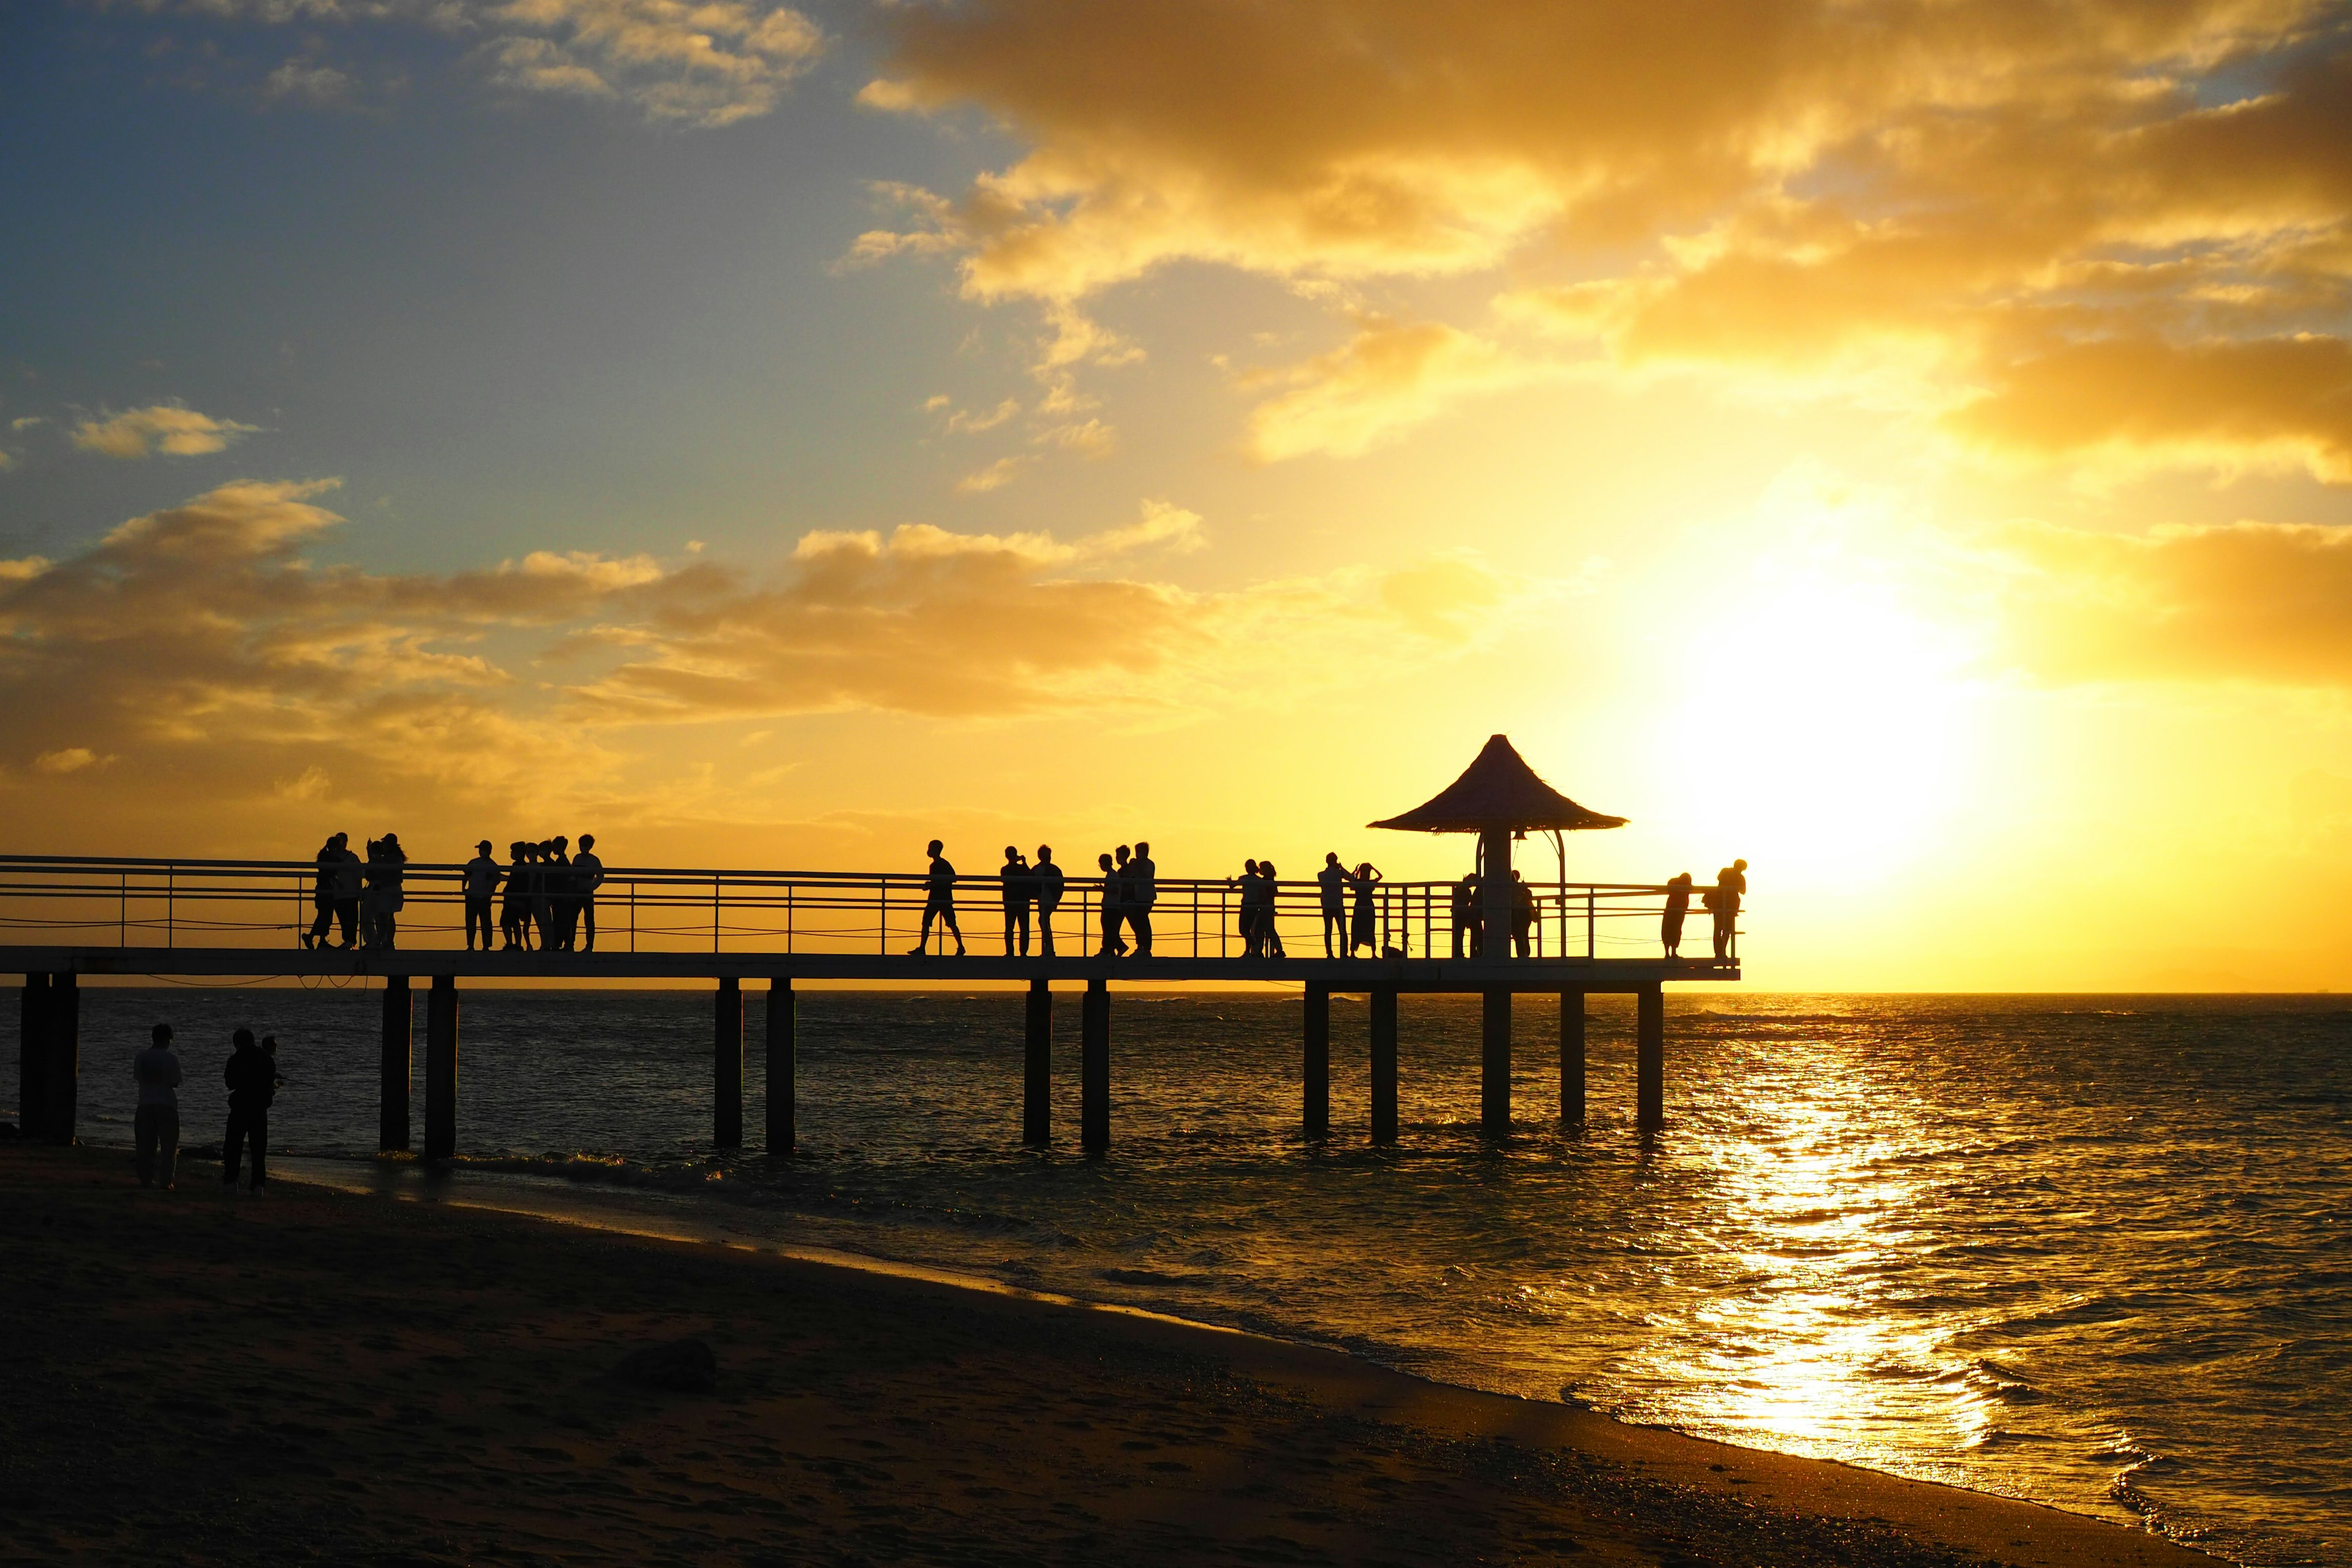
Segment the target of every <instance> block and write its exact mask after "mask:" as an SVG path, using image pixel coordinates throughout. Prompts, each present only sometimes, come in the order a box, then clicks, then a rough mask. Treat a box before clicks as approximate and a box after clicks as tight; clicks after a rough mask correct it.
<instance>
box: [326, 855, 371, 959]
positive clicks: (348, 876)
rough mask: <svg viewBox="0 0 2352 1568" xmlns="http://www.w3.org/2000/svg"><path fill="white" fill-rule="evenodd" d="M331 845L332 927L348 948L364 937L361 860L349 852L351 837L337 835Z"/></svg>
mask: <svg viewBox="0 0 2352 1568" xmlns="http://www.w3.org/2000/svg"><path fill="white" fill-rule="evenodd" d="M331 843H333V845H334V847H335V924H336V925H337V926H338V927H340V928H341V931H342V933H343V943H342V944H343V946H344V947H346V948H349V947H352V946H355V945H357V944H358V943H359V942H361V941H362V940H363V939H364V937H365V935H366V933H365V932H364V931H362V930H361V929H360V858H359V857H358V856H356V855H354V854H352V836H351V835H350V834H348V833H338V834H336V835H335V837H333V839H332V840H331Z"/></svg>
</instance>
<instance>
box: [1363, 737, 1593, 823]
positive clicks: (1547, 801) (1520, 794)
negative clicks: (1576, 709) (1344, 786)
mask: <svg viewBox="0 0 2352 1568" xmlns="http://www.w3.org/2000/svg"><path fill="white" fill-rule="evenodd" d="M1370 826H1374V827H1393V828H1396V829H1398V830H1399V831H1400V832H1404V833H1481V832H1484V831H1486V829H1488V828H1490V827H1513V828H1517V827H1556V828H1560V829H1563V830H1571V831H1572V830H1574V829H1577V828H1583V827H1622V826H1625V819H1624V818H1623V817H1622V816H1602V815H1601V813H1599V812H1597V811H1587V810H1585V809H1584V807H1582V806H1580V805H1577V804H1576V802H1574V801H1572V800H1570V799H1569V798H1568V796H1566V795H1562V794H1560V793H1559V791H1558V790H1556V789H1554V788H1552V787H1551V785H1549V784H1546V783H1544V782H1543V780H1541V779H1539V778H1538V777H1536V773H1535V770H1534V769H1533V768H1531V767H1529V766H1528V764H1527V760H1526V759H1525V758H1523V757H1521V756H1520V755H1519V753H1518V752H1517V750H1516V749H1514V748H1513V746H1512V745H1511V742H1510V740H1509V738H1508V737H1507V736H1503V735H1496V736H1495V737H1494V738H1493V739H1492V740H1489V741H1488V742H1486V750H1484V751H1482V752H1479V753H1478V758H1477V761H1475V762H1474V763H1471V764H1470V765H1469V766H1468V767H1467V768H1465V769H1464V770H1463V772H1462V776H1461V777H1460V778H1458V779H1455V780H1454V782H1453V783H1452V784H1448V785H1446V786H1445V788H1444V789H1443V790H1441V791H1439V792H1438V794H1437V796H1436V798H1434V799H1433V800H1431V801H1429V802H1428V803H1427V804H1425V805H1417V806H1415V807H1414V808H1413V809H1412V810H1411V811H1408V812H1406V813H1405V814H1404V815H1403V816H1391V817H1390V818H1389V819H1388V820H1387V821H1385V822H1375V823H1373V824H1371V825H1370Z"/></svg>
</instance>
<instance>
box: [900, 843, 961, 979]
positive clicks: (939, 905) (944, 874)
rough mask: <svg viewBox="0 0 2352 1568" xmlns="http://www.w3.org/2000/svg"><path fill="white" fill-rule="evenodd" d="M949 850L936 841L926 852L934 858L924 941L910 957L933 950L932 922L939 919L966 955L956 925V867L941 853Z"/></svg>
mask: <svg viewBox="0 0 2352 1568" xmlns="http://www.w3.org/2000/svg"><path fill="white" fill-rule="evenodd" d="M946 847H947V846H946V845H945V844H943V843H941V842H940V840H939V839H936V838H934V839H932V840H931V842H930V846H929V848H927V849H926V850H925V851H924V853H926V854H928V855H929V856H930V858H931V865H930V869H929V871H927V872H925V873H924V876H925V879H926V881H925V886H926V888H927V889H928V891H927V893H926V896H925V897H924V900H923V936H922V940H921V941H919V942H916V943H915V945H914V946H913V947H911V948H908V950H907V952H908V956H909V957H920V956H921V955H922V954H924V953H925V952H929V951H930V946H931V922H932V921H935V920H936V921H940V922H941V923H942V924H944V925H945V926H946V927H947V929H948V932H949V934H950V935H951V936H953V937H954V938H955V942H956V956H957V957H958V958H961V957H962V956H963V928H962V927H961V926H960V925H958V924H956V912H955V880H956V868H954V867H953V866H951V865H950V864H948V858H947V857H946V856H944V855H942V854H940V850H942V849H944V848H946Z"/></svg>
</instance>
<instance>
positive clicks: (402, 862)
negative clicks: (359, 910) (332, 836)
mask: <svg viewBox="0 0 2352 1568" xmlns="http://www.w3.org/2000/svg"><path fill="white" fill-rule="evenodd" d="M407 865H408V851H407V850H405V849H403V848H402V847H400V835H398V834H397V833H387V834H385V835H384V836H383V837H381V838H372V839H370V840H369V841H368V861H367V911H366V913H367V918H366V920H365V921H363V922H362V931H361V935H362V939H363V940H362V942H361V944H360V945H361V946H362V947H371V948H380V949H389V948H390V947H391V946H392V945H393V939H394V935H395V933H396V932H397V930H398V928H399V925H400V921H399V919H398V916H399V914H400V911H401V910H403V909H404V908H406V907H407V904H408V899H407V896H406V894H405V893H404V891H403V889H402V886H401V884H402V881H403V879H404V878H405V877H406V875H407V872H406V870H405V868H406V867H407Z"/></svg>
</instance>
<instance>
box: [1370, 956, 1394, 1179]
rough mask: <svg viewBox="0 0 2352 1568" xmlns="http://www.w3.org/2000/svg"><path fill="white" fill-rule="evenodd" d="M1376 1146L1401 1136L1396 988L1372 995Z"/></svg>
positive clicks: (1373, 1102)
mask: <svg viewBox="0 0 2352 1568" xmlns="http://www.w3.org/2000/svg"><path fill="white" fill-rule="evenodd" d="M1371 1013H1372V1020H1371V1036H1372V1050H1371V1057H1372V1142H1375V1143H1393V1142H1396V1136H1397V994H1396V987H1395V986H1393V985H1388V986H1382V987H1381V988H1380V989H1378V990H1376V991H1374V992H1373V993H1372V1007H1371Z"/></svg>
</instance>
